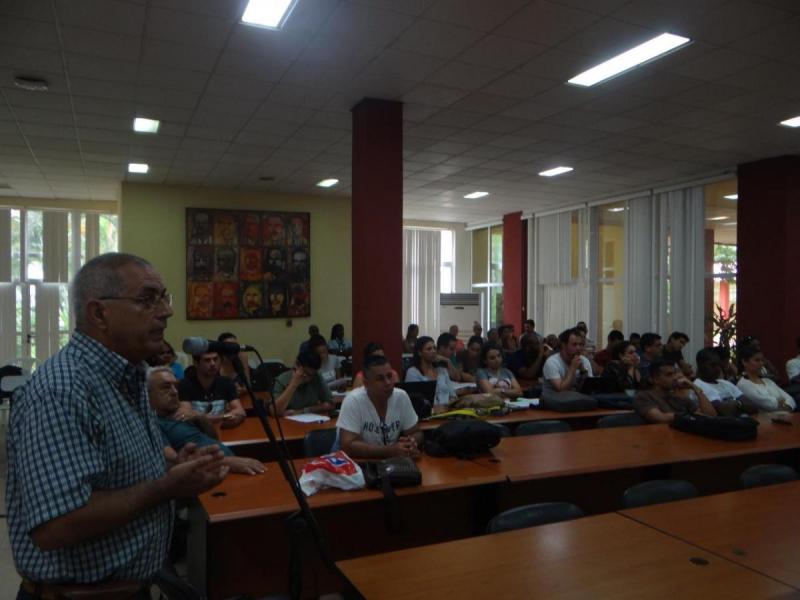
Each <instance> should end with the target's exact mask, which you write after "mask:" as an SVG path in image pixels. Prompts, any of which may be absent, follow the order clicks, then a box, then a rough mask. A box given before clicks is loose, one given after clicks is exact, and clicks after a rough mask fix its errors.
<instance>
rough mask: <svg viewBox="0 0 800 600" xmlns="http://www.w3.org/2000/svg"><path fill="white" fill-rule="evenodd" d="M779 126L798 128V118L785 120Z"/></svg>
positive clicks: (799, 118)
mask: <svg viewBox="0 0 800 600" xmlns="http://www.w3.org/2000/svg"><path fill="white" fill-rule="evenodd" d="M781 125H783V126H784V127H800V116H799V117H792V118H791V119H786V120H785V121H781Z"/></svg>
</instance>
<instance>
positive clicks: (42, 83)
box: [14, 77, 49, 92]
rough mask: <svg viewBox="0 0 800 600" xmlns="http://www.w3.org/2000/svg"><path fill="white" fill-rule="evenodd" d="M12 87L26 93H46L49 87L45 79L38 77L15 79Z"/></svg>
mask: <svg viewBox="0 0 800 600" xmlns="http://www.w3.org/2000/svg"><path fill="white" fill-rule="evenodd" d="M14 85H15V86H16V87H18V88H20V89H23V90H26V91H28V92H46V91H47V88H48V87H49V85H48V83H47V80H46V79H40V78H38V77H15V78H14Z"/></svg>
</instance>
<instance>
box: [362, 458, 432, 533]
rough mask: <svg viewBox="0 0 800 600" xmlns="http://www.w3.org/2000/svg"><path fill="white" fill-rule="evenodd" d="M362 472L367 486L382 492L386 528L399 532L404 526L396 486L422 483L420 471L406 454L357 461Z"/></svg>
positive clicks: (391, 531)
mask: <svg viewBox="0 0 800 600" xmlns="http://www.w3.org/2000/svg"><path fill="white" fill-rule="evenodd" d="M358 466H359V467H361V471H362V472H363V473H364V483H365V484H366V486H367V487H368V488H377V489H380V490H381V491H382V492H383V498H384V500H385V504H386V514H385V516H384V518H385V521H386V530H387V531H389V533H400V532H402V531H403V529H404V528H405V525H404V522H403V512H402V510H401V508H400V503H399V502H398V501H397V494H395V493H394V488H396V487H409V486H415V485H421V484H422V472H420V470H419V469H418V468H417V465H416V464H415V463H414V461H413V460H412V459H410V458H408V457H407V456H395V457H393V458H387V459H385V460H378V461H364V462H359V463H358Z"/></svg>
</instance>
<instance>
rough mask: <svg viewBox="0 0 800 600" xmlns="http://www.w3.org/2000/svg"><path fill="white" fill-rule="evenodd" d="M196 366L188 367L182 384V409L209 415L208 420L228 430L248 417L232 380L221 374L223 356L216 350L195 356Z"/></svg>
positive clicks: (180, 394) (180, 384)
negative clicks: (220, 356) (220, 367)
mask: <svg viewBox="0 0 800 600" xmlns="http://www.w3.org/2000/svg"><path fill="white" fill-rule="evenodd" d="M192 360H193V362H194V365H193V366H191V367H189V368H188V369H186V374H185V377H184V378H183V379H182V380H181V382H180V383H179V384H178V396H179V397H180V400H181V408H182V409H183V410H184V411H187V412H194V413H199V414H201V415H206V416H207V417H208V419H209V420H210V421H211V422H212V423H214V424H219V425H220V426H221V427H223V428H225V429H228V428H230V427H236V426H237V425H239V424H240V423H242V421H244V419H245V412H244V407H243V406H242V403H241V402H240V401H239V394H238V393H237V392H236V386H235V385H234V383H233V381H232V380H231V379H228V378H227V377H223V376H222V375H220V374H219V366H220V358H219V354H217V353H216V352H206V353H205V354H198V355H196V356H193V357H192Z"/></svg>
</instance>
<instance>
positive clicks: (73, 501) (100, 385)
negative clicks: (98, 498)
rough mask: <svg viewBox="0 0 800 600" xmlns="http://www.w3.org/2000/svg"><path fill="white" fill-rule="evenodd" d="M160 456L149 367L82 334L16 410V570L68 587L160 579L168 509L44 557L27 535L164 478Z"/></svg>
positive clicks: (10, 495) (11, 473)
mask: <svg viewBox="0 0 800 600" xmlns="http://www.w3.org/2000/svg"><path fill="white" fill-rule="evenodd" d="M163 449H164V441H163V438H162V436H161V432H160V430H159V427H158V423H157V421H156V417H155V414H154V413H153V412H152V410H151V409H150V406H149V403H148V399H147V390H146V386H145V381H144V371H143V369H141V368H137V367H136V366H134V365H132V364H131V363H129V362H128V361H127V360H125V359H124V358H122V357H121V356H119V355H118V354H116V353H114V352H112V351H111V350H109V349H108V348H106V347H105V346H103V345H102V344H100V343H99V342H97V341H96V340H94V339H92V338H90V337H87V336H85V335H82V334H80V333H76V334H75V335H74V336H73V337H72V339H71V341H70V342H69V344H67V345H66V346H65V347H64V348H63V349H62V350H61V351H60V352H59V353H58V354H56V355H55V356H53V357H52V358H50V359H49V360H48V361H47V362H45V363H44V364H43V365H42V366H41V367H39V369H37V371H36V372H35V374H34V375H33V377H32V378H31V379H30V381H29V382H28V383H27V385H25V387H24V388H22V389H21V390H19V391H18V392H17V393H16V395H15V397H14V401H13V403H12V407H11V419H10V425H9V432H8V464H9V469H8V489H7V491H6V504H7V506H8V525H9V537H10V538H11V549H12V553H13V555H14V562H15V564H16V566H17V570H18V571H19V572H20V573H22V574H23V575H25V576H27V577H28V578H30V579H32V580H34V581H52V582H62V583H67V582H77V583H90V582H96V581H101V580H107V579H112V580H116V579H147V578H150V577H151V576H153V575H154V574H155V573H156V571H158V570H159V569H160V568H161V567H162V565H163V563H164V561H165V560H166V557H167V550H168V547H169V542H170V536H171V528H172V519H173V514H172V505H171V503H169V502H167V503H164V504H162V505H160V506H157V507H155V508H152V509H150V510H148V511H146V512H144V513H142V514H141V515H139V516H138V517H136V518H135V519H134V520H132V521H130V522H128V523H127V524H126V525H124V526H122V527H119V528H118V529H115V530H114V531H112V532H111V533H108V534H106V535H104V536H102V537H98V538H94V539H91V540H87V541H83V542H80V543H78V544H75V545H73V546H68V547H65V548H60V549H58V550H50V551H44V550H41V549H40V548H39V547H38V546H36V545H35V544H34V543H33V541H32V539H31V537H30V532H31V530H33V529H34V528H36V527H37V526H39V525H41V524H42V523H46V522H47V521H50V520H52V519H55V518H56V517H59V516H62V515H65V514H67V513H69V512H72V511H74V510H76V509H78V508H80V507H82V506H84V505H85V504H86V503H87V501H88V500H89V497H90V496H91V494H92V492H93V491H94V490H119V489H123V488H127V487H130V486H133V485H135V484H138V483H142V482H145V481H149V480H154V479H157V478H159V477H161V476H162V475H164V473H165V472H166V462H165V459H164V454H163Z"/></svg>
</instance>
